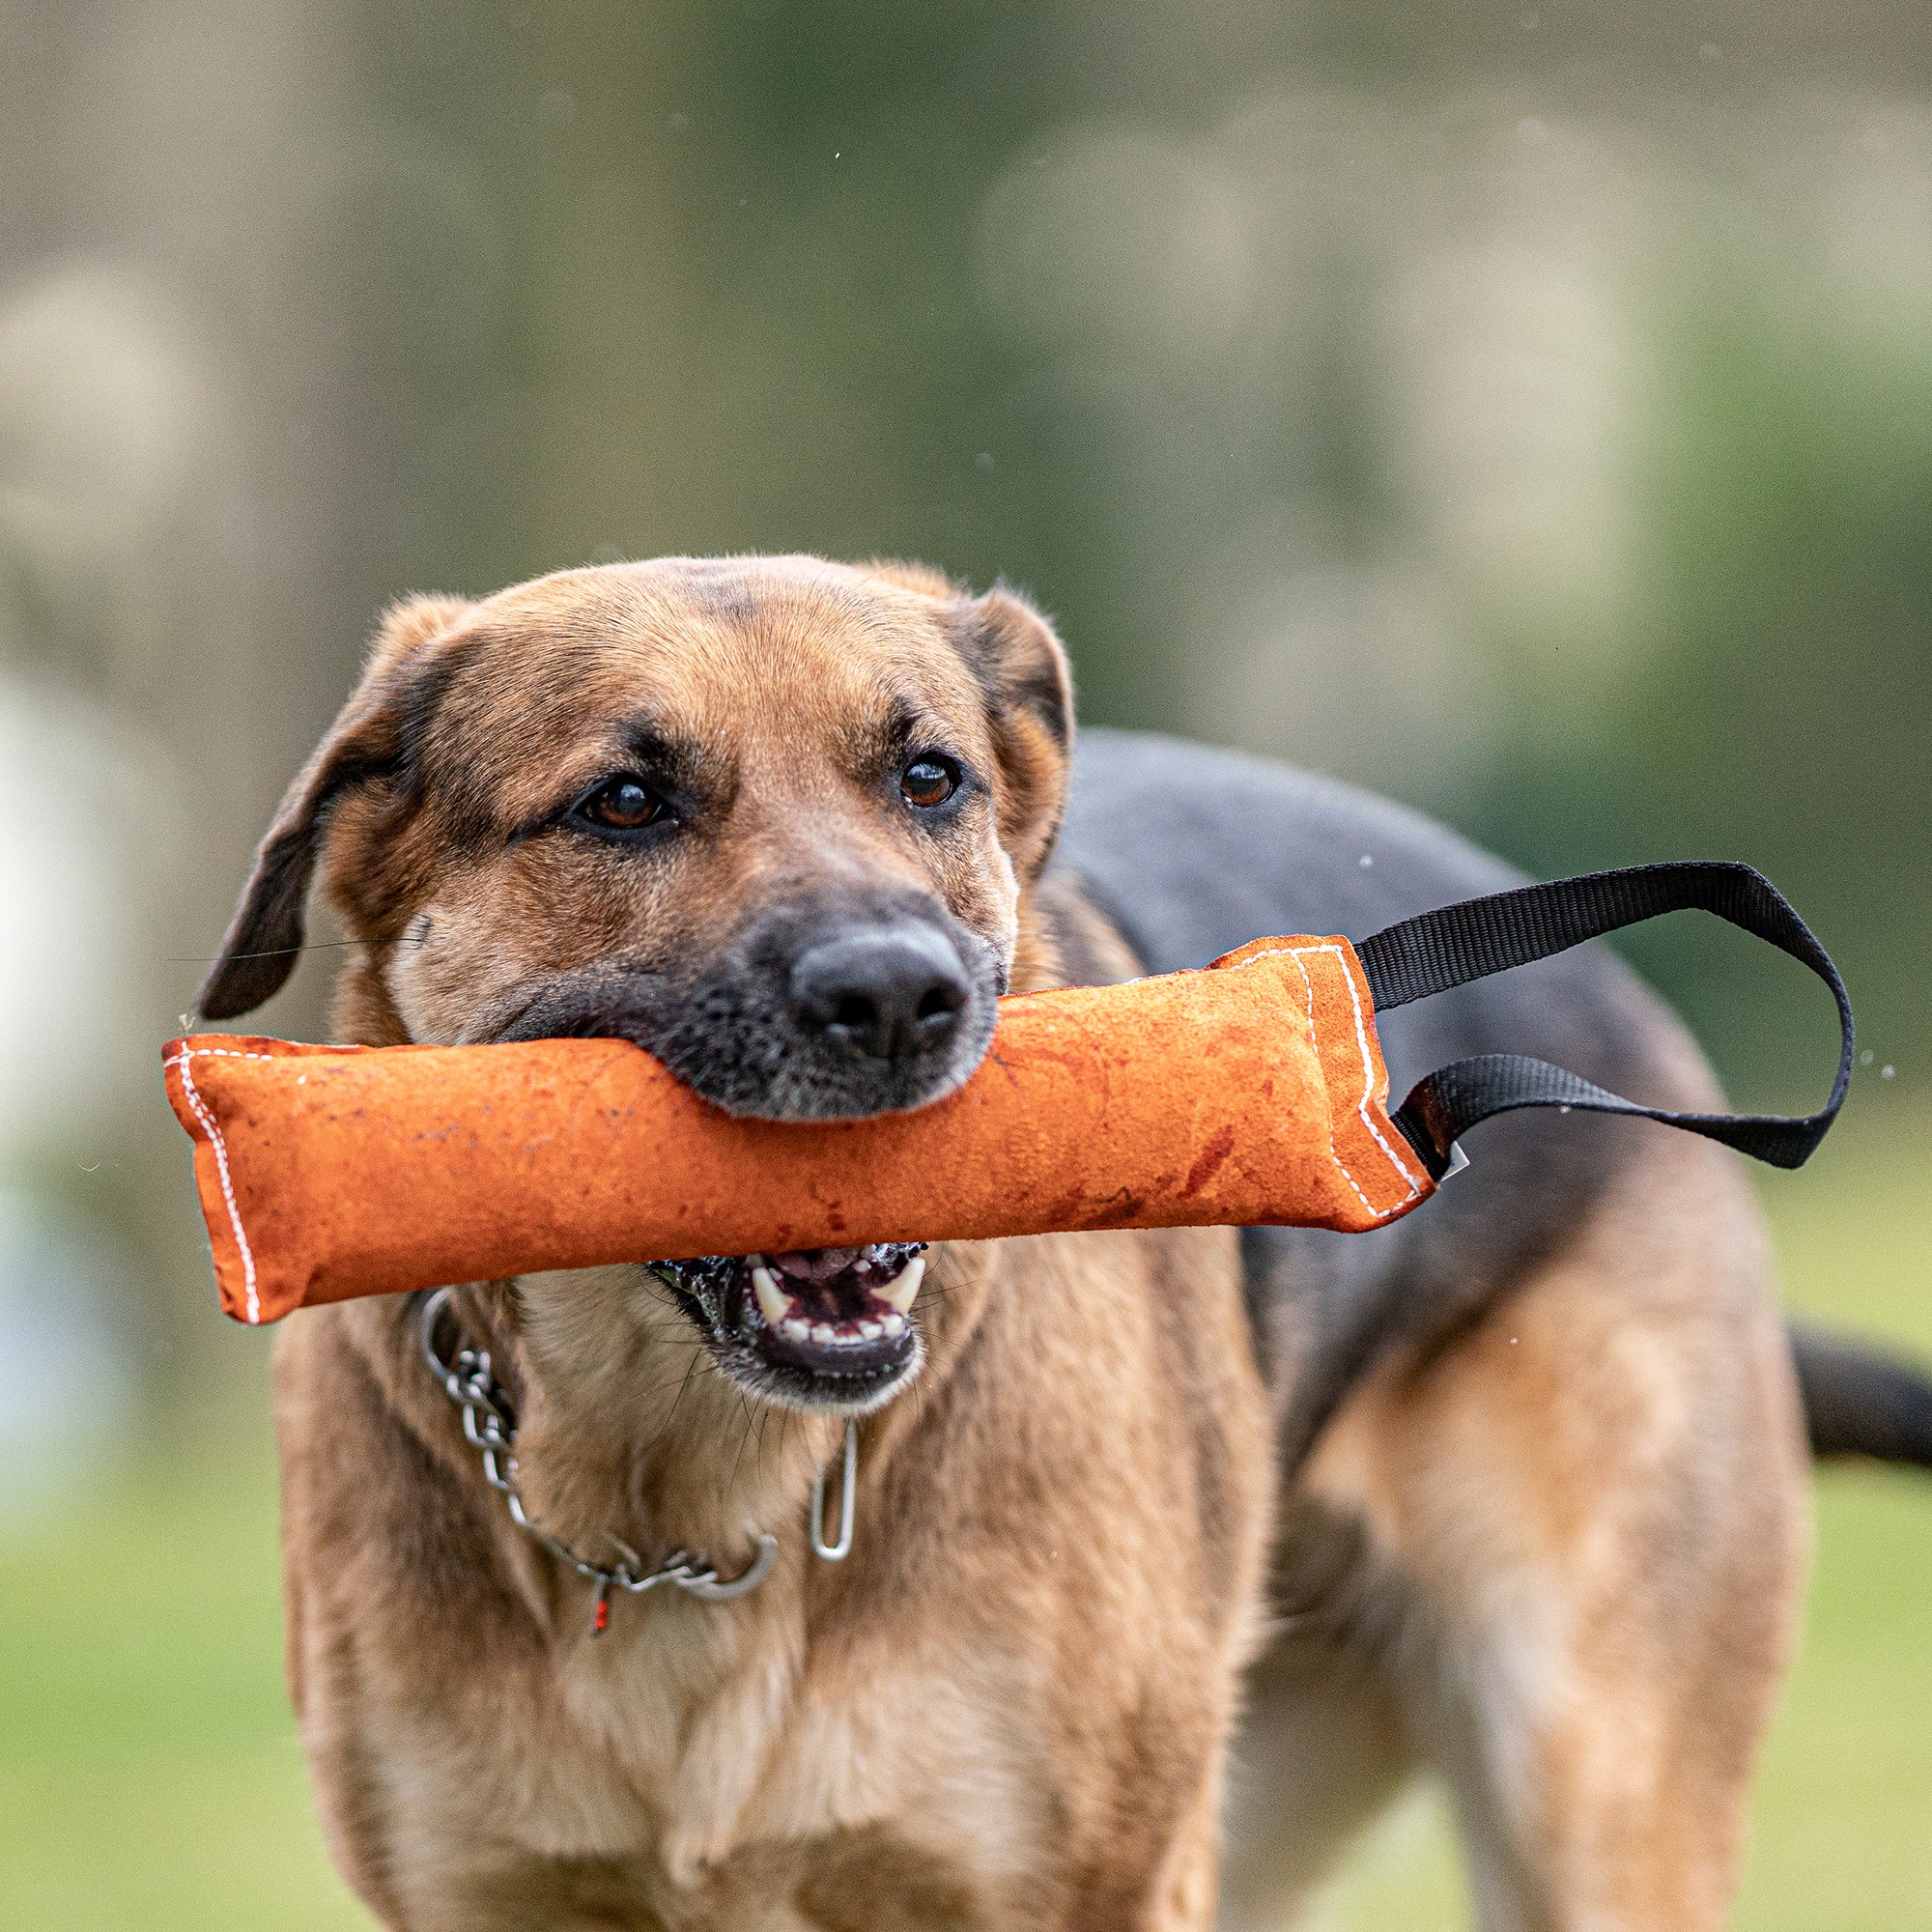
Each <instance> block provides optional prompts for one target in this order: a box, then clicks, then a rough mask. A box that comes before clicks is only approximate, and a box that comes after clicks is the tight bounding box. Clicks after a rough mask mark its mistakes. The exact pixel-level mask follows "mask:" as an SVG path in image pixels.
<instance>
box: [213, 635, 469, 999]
mask: <svg viewBox="0 0 1932 1932" xmlns="http://www.w3.org/2000/svg"><path fill="white" fill-rule="evenodd" d="M468 610H469V605H468V604H467V603H465V602H464V601H463V600H462V599H461V598H456V597H411V598H407V599H405V600H404V601H403V602H402V603H401V604H398V605H396V606H394V607H393V608H391V609H390V610H389V611H387V612H386V613H385V615H384V620H383V625H382V628H381V630H380V631H378V633H377V635H376V641H375V644H374V646H373V647H372V649H371V651H370V653H369V661H368V663H367V665H366V666H365V668H364V669H363V672H362V680H361V682H360V684H358V685H357V686H356V688H355V695H354V696H352V697H351V698H350V700H349V702H348V703H347V704H345V705H344V706H343V707H342V712H341V715H340V716H339V717H338V718H337V719H336V721H335V723H334V725H331V726H330V727H329V731H328V735H327V737H325V738H324V739H323V741H322V743H321V744H319V745H318V746H317V747H316V748H315V750H314V752H313V753H310V755H309V760H308V762H307V763H306V764H305V765H304V766H303V767H302V768H301V770H300V771H299V772H298V774H297V775H296V781H295V782H294V783H293V784H292V785H290V787H289V789H288V795H287V796H286V797H285V798H284V799H283V800H282V804H281V810H278V811H277V812H276V813H275V818H274V823H273V824H271V825H270V827H269V830H268V833H267V836H266V837H265V838H263V840H262V843H261V845H260V846H259V847H258V848H257V850H256V853H255V865H254V869H253V870H252V871H251V872H250V873H249V875H248V883H247V884H246V885H245V886H243V887H242V889H241V903H240V904H239V905H238V906H237V907H236V908H235V917H234V919H233V920H232V921H231V922H230V923H229V926H228V931H227V933H226V934H225V935H224V936H223V938H222V941H221V951H220V952H218V953H217V954H216V955H215V959H214V964H213V967H211V968H210V969H209V975H208V978H207V979H206V980H203V981H202V987H201V992H200V994H199V995H198V996H197V998H196V1000H195V1010H196V1011H197V1012H198V1013H199V1015H200V1016H201V1017H202V1018H203V1019H205V1020H229V1019H234V1018H236V1017H237V1016H238V1015H239V1014H241V1013H246V1012H252V1011H253V1010H254V1009H256V1008H257V1007H259V1006H260V1005H261V1004H262V1002H263V1001H264V1000H266V999H268V998H269V996H270V994H271V993H274V992H277V991H279V990H280V988H281V986H282V983H283V982H284V981H285V980H287V979H288V977H289V975H290V974H291V973H293V972H294V971H295V969H296V960H297V959H298V957H299V955H300V953H301V948H302V935H303V932H304V930H305V926H306V921H307V909H308V889H309V881H310V880H311V879H312V878H313V877H314V875H315V866H316V858H317V854H318V851H319V849H320V846H321V843H322V839H323V836H324V834H325V832H326V830H327V822H328V817H329V814H330V812H332V811H333V810H334V809H335V806H336V804H337V803H338V801H339V800H340V799H341V798H342V796H343V795H344V794H345V793H346V792H348V791H350V790H352V789H354V788H355V786H357V785H359V784H364V783H367V782H369V781H372V780H376V779H381V778H383V777H384V776H387V775H388V774H390V773H392V772H393V771H394V769H395V766H396V762H397V758H398V754H399V753H400V751H401V749H402V739H403V736H404V733H405V728H406V724H407V719H408V714H409V705H408V702H407V699H408V696H409V693H410V692H411V690H412V688H414V687H415V686H416V685H417V684H419V682H420V678H419V676H417V675H416V674H415V673H416V671H417V668H418V666H419V664H420V661H421V658H422V655H423V653H424V652H425V651H426V650H427V648H428V646H429V645H430V644H432V643H433V642H435V641H436V640H437V639H440V637H442V636H443V635H444V634H445V633H447V632H448V631H449V630H450V629H451V627H452V626H453V625H454V624H455V623H456V621H457V619H458V618H460V617H461V616H462V615H463V614H464V613H465V612H466V611H468Z"/></svg>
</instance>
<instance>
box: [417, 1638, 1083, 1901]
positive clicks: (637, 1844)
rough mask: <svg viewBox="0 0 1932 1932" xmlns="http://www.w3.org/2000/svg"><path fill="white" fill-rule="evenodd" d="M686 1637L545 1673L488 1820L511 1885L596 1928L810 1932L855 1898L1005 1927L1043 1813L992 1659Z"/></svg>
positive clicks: (1008, 1679) (644, 1642)
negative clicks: (602, 1920) (587, 1910)
mask: <svg viewBox="0 0 1932 1932" xmlns="http://www.w3.org/2000/svg"><path fill="white" fill-rule="evenodd" d="M666 1621H667V1623H668V1624H671V1620H669V1619H667V1620H666ZM694 1623H696V1620H695V1619H686V1618H682V1617H679V1618H677V1619H676V1620H675V1624H672V1625H671V1630H667V1631H665V1632H661V1633H654V1632H653V1631H652V1629H651V1628H650V1627H649V1626H646V1628H645V1629H644V1630H642V1631H640V1632H637V1633H635V1634H631V1640H630V1641H628V1642H625V1641H622V1640H621V1639H620V1641H619V1642H618V1643H615V1644H611V1646H610V1648H609V1650H608V1651H600V1652H599V1653H596V1654H593V1655H592V1656H590V1657H587V1658H582V1659H580V1660H578V1663H579V1665H580V1667H579V1668H576V1669H573V1670H569V1671H567V1672H566V1673H565V1681H564V1683H562V1684H561V1685H560V1686H559V1687H558V1688H559V1690H561V1692H562V1695H561V1696H560V1697H559V1698H558V1699H557V1700H556V1702H555V1704H554V1720H553V1721H552V1722H551V1723H549V1724H547V1725H545V1726H544V1727H543V1730H542V1734H541V1735H540V1736H538V1737H535V1738H532V1739H531V1741H530V1742H531V1745H532V1748H531V1749H529V1750H527V1751H526V1752H523V1753H520V1757H521V1762H520V1764H519V1765H518V1767H517V1769H516V1772H515V1783H516V1785H517V1787H518V1788H517V1790H516V1791H515V1793H511V1792H509V1791H504V1792H502V1793H500V1794H498V1795H499V1797H500V1799H501V1800H502V1801H503V1802H502V1804H500V1806H497V1805H493V1806H492V1809H493V1811H494V1813H495V1816H494V1819H493V1825H492V1829H493V1832H494V1833H496V1834H498V1835H499V1837H500V1834H501V1833H503V1831H504V1827H505V1823H506V1821H509V1833H510V1835H511V1836H512V1837H513V1839H514V1840H515V1841H516V1844H517V1848H518V1850H519V1852H520V1853H521V1855H522V1856H521V1860H519V1861H518V1862H520V1863H522V1865H523V1866H524V1871H523V1872H522V1874H520V1875H517V1876H515V1877H513V1878H512V1879H511V1883H512V1884H513V1885H519V1886H520V1885H522V1884H526V1883H534V1884H537V1885H539V1886H540V1887H542V1888H543V1889H546V1890H554V1889H555V1887H556V1885H557V1883H558V1880H559V1878H560V1877H561V1876H562V1875H565V1874H568V1875H570V1877H569V1882H570V1883H572V1884H578V1883H582V1884H584V1885H589V1886H591V1888H592V1889H591V1891H590V1892H589V1893H587V1894H586V1897H587V1898H594V1899H595V1901H596V1903H597V1905H598V1907H599V1909H600V1910H602V1909H608V1910H611V1911H612V1912H613V1913H615V1914H618V1915H620V1916H619V1918H618V1920H617V1922H627V1919H628V1918H630V1917H631V1916H632V1915H635V1922H637V1923H639V1924H641V1925H654V1924H658V1923H662V1924H664V1925H666V1926H675V1927H677V1928H680V1932H687V1929H688V1932H708V1928H711V1927H719V1928H723V1927H725V1926H730V1927H734V1928H740V1927H753V1926H757V1927H766V1926H769V1927H773V1928H778V1927H794V1926H796V1927H800V1928H803V1927H806V1926H812V1925H818V1924H823V1923H826V1922H829V1921H828V1919H827V1918H824V1917H821V1915H820V1914H819V1913H817V1912H816V1911H814V1910H813V1901H814V1899H816V1898H818V1897H820V1896H822V1897H823V1898H824V1900H825V1901H826V1903H827V1905H828V1907H829V1908H832V1909H834V1910H836V1911H838V1912H841V1913H843V1914H846V1915H849V1911H850V1908H851V1904H852V1901H853V1900H854V1899H855V1898H864V1899H867V1900H869V1901H871V1902H872V1908H873V1914H874V1916H872V1917H869V1918H868V1919H867V1923H876V1924H878V1925H880V1926H881V1927H892V1926H898V1925H906V1926H912V1925H955V1926H960V1927H967V1926H972V1925H976V1924H980V1923H983V1922H986V1921H987V1920H990V1919H994V1918H1000V1919H1005V1918H1007V1917H1009V1910H1010V1902H1011V1900H1012V1899H1013V1898H1014V1896H1015V1895H1016V1894H1019V1893H1023V1892H1025V1891H1026V1890H1027V1889H1029V1888H1030V1886H1031V1884H1032V1882H1033V1881H1034V1879H1035V1878H1036V1877H1037V1863H1038V1860H1039V1857H1040V1853H1041V1848H1042V1847H1043V1845H1044V1843H1045V1836H1044V1825H1045V1818H1046V1811H1047V1806H1046V1801H1045V1796H1044V1793H1045V1788H1046V1780H1045V1778H1044V1776H1043V1775H1042V1774H1043V1772H1044V1767H1043V1766H1040V1765H1037V1764H1034V1763H1030V1762H1028V1761H1027V1757H1026V1755H1025V1752H1024V1747H1022V1746H1021V1744H1020V1743H1019V1742H1018V1741H1017V1740H1016V1739H1015V1737H1014V1735H1013V1727H1012V1726H1011V1725H1010V1723H1005V1724H1003V1723H1001V1722H1000V1721H999V1718H998V1713H999V1711H1000V1710H1001V1708H1002V1705H1003V1703H1004V1704H1005V1706H1006V1708H1007V1709H1010V1708H1011V1707H1010V1701H1009V1700H1010V1699H1011V1697H1012V1695H1013V1693H1014V1690H1015V1688H1016V1687H1015V1686H1014V1684H1013V1682H1012V1667H1011V1664H1010V1662H1004V1661H998V1660H991V1659H984V1658H980V1659H975V1658H973V1657H971V1656H964V1657H960V1656H952V1657H949V1658H948V1660H947V1667H946V1669H945V1670H944V1671H943V1672H940V1671H937V1670H933V1669H930V1668H927V1667H925V1666H923V1665H922V1664H921V1663H919V1662H916V1661H912V1662H909V1661H908V1660H907V1658H906V1657H905V1656H904V1655H903V1654H902V1649H901V1646H900V1644H899V1643H898V1642H896V1641H895V1640H894V1639H893V1638H892V1637H891V1636H890V1635H888V1636H883V1637H882V1636H872V1637H867V1639H866V1640H864V1641H862V1642H858V1643H853V1644H848V1645H845V1646H842V1647H841V1648H840V1649H839V1650H838V1651H837V1652H835V1653H829V1654H828V1653H824V1652H820V1651H814V1650H812V1649H811V1648H810V1647H808V1646H806V1645H805V1644H803V1643H802V1642H800V1641H798V1640H797V1634H796V1633H795V1632H789V1631H784V1630H771V1629H769V1628H768V1629H767V1630H765V1631H764V1632H762V1633H761V1635H763V1636H764V1637H766V1638H768V1639H776V1640H775V1641H767V1642H759V1643H754V1644H749V1645H745V1646H743V1647H742V1648H740V1649H739V1654H737V1655H735V1656H732V1655H730V1651H731V1650H732V1648H733V1646H728V1645H720V1646H715V1647H714V1645H713V1644H710V1643H706V1642H704V1641H703V1637H702V1626H701V1624H700V1625H697V1628H696V1632H694V1631H693V1630H692V1629H691V1628H690V1626H691V1625H692V1624H694ZM678 1625H682V1626H685V1627H686V1628H684V1629H683V1630H677V1626H678ZM672 1631H676V1634H675V1635H673V1634H672ZM654 1634H655V1635H656V1636H657V1637H658V1639H659V1640H656V1641H654V1640H653V1636H654ZM678 1636H683V1637H684V1638H685V1639H686V1641H683V1642H680V1641H678V1640H677V1638H678ZM694 1638H695V1639H696V1640H695V1641H694V1640H693V1639H694ZM718 1650H723V1651H725V1658H724V1659H721V1658H720V1656H719V1655H718V1654H717V1652H718ZM706 1653H710V1654H709V1655H708V1656H707V1655H706ZM705 1662H708V1663H709V1664H710V1666H711V1667H710V1668H709V1669H708V1670H707V1669H705V1668H703V1667H702V1666H703V1664H704V1663H705ZM706 1680H708V1681H706ZM471 1790H472V1793H473V1790H474V1787H473V1786H472V1787H471ZM466 1808H468V1807H466ZM449 1822H451V1823H454V1821H449ZM456 1829H457V1831H458V1833H461V1832H462V1831H463V1830H464V1829H466V1828H465V1827H463V1826H460V1825H459V1826H457V1828H456ZM506 1849H507V1847H506ZM506 1876H508V1875H506ZM840 1901H842V1903H840ZM837 1922H839V1923H845V1922H848V1918H846V1917H840V1918H838V1919H837Z"/></svg>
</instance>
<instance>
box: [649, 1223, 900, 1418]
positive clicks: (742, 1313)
mask: <svg viewBox="0 0 1932 1932" xmlns="http://www.w3.org/2000/svg"><path fill="white" fill-rule="evenodd" d="M651 1272H652V1273H653V1274H655V1275H656V1276H657V1277H658V1278H659V1279H660V1280H661V1281H663V1282H665V1283H666V1284H667V1285H668V1287H669V1288H670V1290H671V1291H672V1293H674V1294H675V1295H676V1296H677V1299H678V1303H679V1305H680V1306H681V1307H682V1308H683V1309H684V1312H685V1313H686V1314H687V1315H688V1316H690V1318H691V1319H692V1320H693V1321H695V1322H696V1324H697V1326H698V1328H699V1329H700V1331H701V1332H702V1333H703V1334H704V1336H705V1338H706V1340H707V1341H708V1342H709V1343H710V1345H711V1350H712V1353H713V1355H714V1356H715V1357H716V1358H717V1361H718V1364H719V1366H720V1367H721V1368H722V1369H723V1370H724V1371H725V1374H727V1375H729V1376H730V1377H732V1378H733V1379H735V1380H737V1381H738V1382H740V1383H742V1384H744V1385H745V1386H746V1387H747V1388H749V1389H751V1390H752V1391H753V1393H755V1394H758V1395H761V1396H763V1397H765V1398H767V1399H768V1400H771V1401H775V1402H780V1403H783V1404H785V1405H786V1406H790V1407H796V1408H840V1409H849V1410H860V1409H867V1408H875V1407H877V1406H878V1405H879V1404H880V1403H882V1402H884V1401H886V1400H887V1398H888V1397H890V1396H892V1395H893V1394H895V1392H896V1391H897V1390H898V1389H899V1387H900V1386H901V1385H902V1384H904V1383H905V1382H907V1381H909V1380H910V1379H911V1378H912V1377H913V1375H914V1374H915V1373H917V1371H918V1368H919V1365H920V1361H921V1358H922V1354H923V1349H922V1345H921V1342H920V1336H919V1328H918V1324H917V1323H916V1321H914V1317H913V1303H914V1301H915V1299H916V1298H917V1297H918V1294H919V1291H920V1285H921V1283H922V1281H923V1279H924V1275H925V1258H924V1255H923V1252H922V1248H921V1245H920V1244H919V1243H917V1242H909V1241H892V1242H881V1243H878V1244H875V1245H874V1246H871V1247H865V1248H805V1249H800V1250H797V1251H795V1252H793V1253H790V1254H774V1255H744V1256H733V1255H712V1256H708V1257H706V1258H704V1259H702V1260H699V1261H678V1262H654V1263H652V1264H651Z"/></svg>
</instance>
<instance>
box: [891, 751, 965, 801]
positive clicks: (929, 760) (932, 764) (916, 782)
mask: <svg viewBox="0 0 1932 1932" xmlns="http://www.w3.org/2000/svg"><path fill="white" fill-rule="evenodd" d="M958 788H959V767H958V766H957V765H955V764H954V763H953V762H952V759H951V758H935V757H923V758H915V759H914V760H913V761H912V763H911V764H909V765H908V766H907V767H906V768H905V770H904V771H903V772H902V773H901V774H900V775H899V790H900V791H901V792H902V793H903V794H904V795H905V801H906V803H907V804H908V805H917V806H921V807H923V809H925V810H931V809H932V807H934V806H935V805H944V804H945V803H946V801H947V800H948V799H949V798H951V797H952V794H953V793H954V792H955V791H957V790H958Z"/></svg>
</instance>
